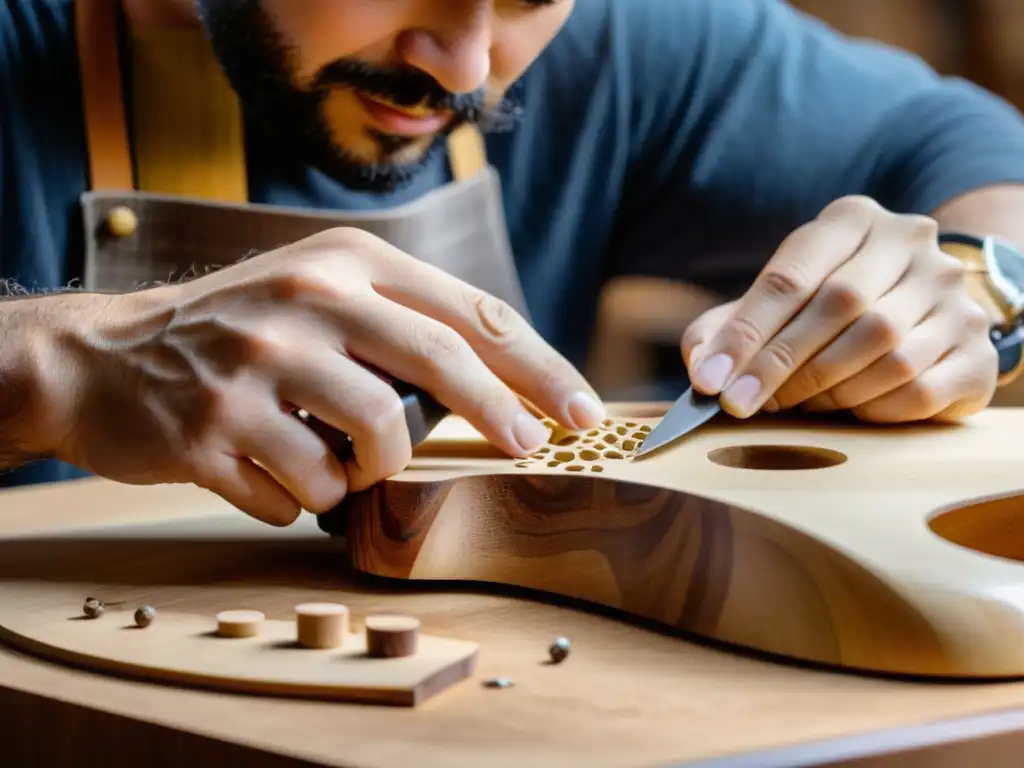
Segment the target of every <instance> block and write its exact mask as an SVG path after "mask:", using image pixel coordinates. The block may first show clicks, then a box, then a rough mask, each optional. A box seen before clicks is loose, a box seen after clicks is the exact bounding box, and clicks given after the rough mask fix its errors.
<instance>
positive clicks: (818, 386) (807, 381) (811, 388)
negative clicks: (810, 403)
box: [794, 363, 831, 396]
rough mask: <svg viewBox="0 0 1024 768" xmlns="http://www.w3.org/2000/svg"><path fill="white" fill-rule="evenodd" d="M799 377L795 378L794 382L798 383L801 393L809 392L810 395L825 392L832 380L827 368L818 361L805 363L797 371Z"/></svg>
mask: <svg viewBox="0 0 1024 768" xmlns="http://www.w3.org/2000/svg"><path fill="white" fill-rule="evenodd" d="M797 376H798V377H799V378H795V379H794V383H795V384H796V385H798V388H799V391H800V392H801V393H805V392H806V393H807V394H808V396H809V395H812V394H817V393H819V392H824V391H825V390H826V389H828V385H829V383H830V382H831V377H830V376H829V374H828V371H826V370H825V368H824V367H823V366H821V365H819V364H817V363H809V364H808V365H805V366H804V367H803V368H801V369H800V371H799V372H798V373H797Z"/></svg>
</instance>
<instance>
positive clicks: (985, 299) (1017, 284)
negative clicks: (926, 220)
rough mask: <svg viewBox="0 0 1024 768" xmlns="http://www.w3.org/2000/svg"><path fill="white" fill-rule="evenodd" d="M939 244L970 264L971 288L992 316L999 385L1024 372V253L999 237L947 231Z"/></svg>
mask: <svg viewBox="0 0 1024 768" xmlns="http://www.w3.org/2000/svg"><path fill="white" fill-rule="evenodd" d="M939 247H940V248H941V249H942V250H943V251H945V252H946V253H948V254H949V255H950V256H953V257H954V258H956V259H959V260H960V261H961V263H963V264H964V266H966V267H967V273H968V274H967V288H968V291H969V292H970V295H971V298H973V299H974V300H975V301H976V302H977V303H978V304H980V305H981V307H982V309H984V310H985V311H986V312H987V313H988V315H989V317H990V318H991V319H992V326H991V329H990V330H989V336H990V338H991V339H992V343H993V344H994V345H995V348H996V351H998V353H999V379H998V386H1000V387H1003V386H1006V385H1007V384H1009V383H1010V382H1011V381H1014V380H1015V379H1016V378H1017V377H1019V376H1020V375H1021V374H1022V373H1024V254H1022V253H1021V251H1020V250H1018V249H1017V248H1015V247H1014V246H1013V245H1011V244H1010V243H1008V242H1006V241H1005V240H1002V239H1000V238H998V237H995V236H992V235H989V236H987V237H975V236H974V235H967V234H963V233H960V232H943V233H941V234H940V235H939Z"/></svg>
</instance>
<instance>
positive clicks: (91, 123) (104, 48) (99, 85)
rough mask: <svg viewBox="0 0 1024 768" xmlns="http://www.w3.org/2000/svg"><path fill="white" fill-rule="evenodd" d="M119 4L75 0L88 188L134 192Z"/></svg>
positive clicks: (115, 0) (108, 1) (105, 1)
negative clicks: (123, 82) (120, 42)
mask: <svg viewBox="0 0 1024 768" xmlns="http://www.w3.org/2000/svg"><path fill="white" fill-rule="evenodd" d="M118 4H119V0H76V2H75V33H76V38H77V43H78V62H79V77H80V78H81V86H82V107H83V111H84V113H85V134H86V147H87V151H88V158H89V184H90V186H91V188H92V189H94V190H97V191H108V190H116V191H127V190H131V189H134V188H135V174H134V172H133V170H132V158H131V152H130V151H129V146H130V145H129V140H128V124H127V122H126V120H125V108H124V98H123V94H122V89H121V87H120V85H121V63H120V61H119V51H118V45H117V7H118Z"/></svg>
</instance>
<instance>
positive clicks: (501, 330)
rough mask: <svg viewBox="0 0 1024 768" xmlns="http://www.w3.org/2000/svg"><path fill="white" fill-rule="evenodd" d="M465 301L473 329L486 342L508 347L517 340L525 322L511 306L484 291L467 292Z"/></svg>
mask: <svg viewBox="0 0 1024 768" xmlns="http://www.w3.org/2000/svg"><path fill="white" fill-rule="evenodd" d="M466 299H467V301H468V303H469V305H470V309H471V312H470V316H471V317H473V318H474V319H475V323H474V327H475V328H476V329H477V331H478V332H479V333H480V334H481V336H483V337H484V338H485V339H486V340H487V341H488V342H490V343H492V344H497V345H499V346H508V345H510V344H513V343H515V342H516V341H517V340H518V339H519V337H520V334H521V329H522V328H523V325H524V323H525V321H524V319H523V317H522V316H521V315H520V314H519V313H518V312H517V311H516V310H515V309H514V308H513V307H512V305H511V304H509V303H508V302H507V301H505V300H503V299H499V298H498V297H496V296H492V295H491V294H489V293H486V292H484V291H469V292H468V293H467V295H466Z"/></svg>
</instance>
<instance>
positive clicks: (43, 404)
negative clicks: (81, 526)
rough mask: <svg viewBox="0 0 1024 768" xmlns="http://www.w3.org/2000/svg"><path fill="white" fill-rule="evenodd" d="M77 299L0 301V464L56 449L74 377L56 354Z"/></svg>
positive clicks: (71, 327) (19, 462) (70, 328)
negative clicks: (66, 400) (65, 401)
mask: <svg viewBox="0 0 1024 768" xmlns="http://www.w3.org/2000/svg"><path fill="white" fill-rule="evenodd" d="M81 301H82V299H81V298H80V297H78V296H74V295H59V296H58V295H53V296H31V297H25V296H22V297H17V298H7V299H3V300H0V469H3V470H6V469H13V468H15V467H18V466H21V465H24V464H27V463H30V462H32V461H37V460H40V459H45V458H50V457H52V456H54V455H55V454H56V451H57V448H58V445H59V444H60V443H61V441H62V439H63V437H64V433H65V432H66V430H67V426H68V425H67V424H65V423H62V422H63V418H62V417H61V416H60V414H63V413H67V412H68V409H67V408H66V407H65V406H66V403H64V402H63V400H64V398H66V397H67V396H69V393H70V391H71V390H72V387H71V386H70V384H71V381H72V380H73V379H74V371H72V370H71V369H70V363H69V362H67V358H66V357H65V356H64V355H62V354H60V351H59V349H60V347H61V344H62V338H64V337H65V336H66V335H67V334H68V333H71V332H73V331H74V320H73V317H74V316H76V315H77V314H78V313H77V312H75V307H76V305H77V304H79V303H81Z"/></svg>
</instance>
